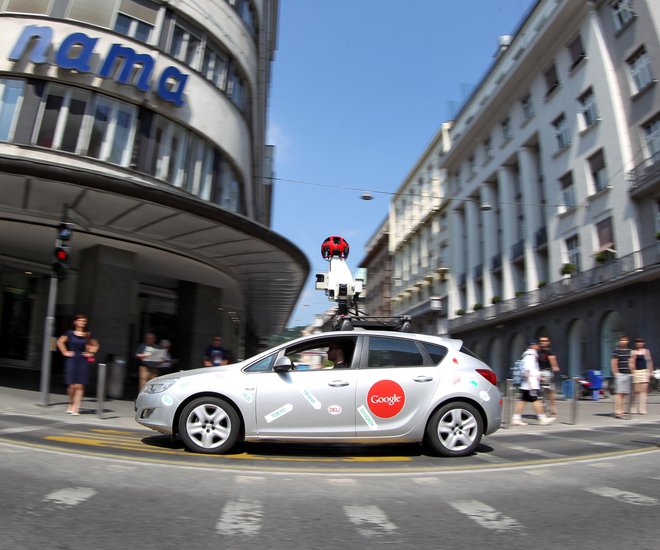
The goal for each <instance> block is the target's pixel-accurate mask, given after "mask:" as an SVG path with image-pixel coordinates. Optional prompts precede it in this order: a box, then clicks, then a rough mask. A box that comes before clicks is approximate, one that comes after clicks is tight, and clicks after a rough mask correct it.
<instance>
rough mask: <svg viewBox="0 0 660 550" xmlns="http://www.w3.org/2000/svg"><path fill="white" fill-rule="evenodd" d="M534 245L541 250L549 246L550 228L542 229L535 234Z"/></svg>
mask: <svg viewBox="0 0 660 550" xmlns="http://www.w3.org/2000/svg"><path fill="white" fill-rule="evenodd" d="M534 244H535V245H536V248H541V247H544V246H547V245H548V228H547V227H546V226H543V227H540V228H538V229H537V230H536V233H534Z"/></svg>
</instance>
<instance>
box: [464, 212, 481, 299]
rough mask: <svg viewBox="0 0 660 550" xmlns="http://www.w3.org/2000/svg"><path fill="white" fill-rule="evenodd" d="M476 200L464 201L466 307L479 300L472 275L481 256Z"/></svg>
mask: <svg viewBox="0 0 660 550" xmlns="http://www.w3.org/2000/svg"><path fill="white" fill-rule="evenodd" d="M478 208H479V207H478V205H477V203H476V202H474V201H471V200H468V201H466V203H465V219H466V231H467V260H468V261H467V265H466V266H465V273H466V275H467V278H466V289H465V290H466V298H465V299H466V301H467V308H466V309H471V308H472V306H474V304H475V303H476V302H478V301H479V292H478V290H477V282H476V281H475V277H474V268H475V267H477V265H478V264H479V260H480V258H481V247H480V246H479V244H480V243H479V210H478Z"/></svg>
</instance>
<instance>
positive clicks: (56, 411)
mask: <svg viewBox="0 0 660 550" xmlns="http://www.w3.org/2000/svg"><path fill="white" fill-rule="evenodd" d="M0 372H2V374H3V376H2V377H1V378H0V412H2V413H16V414H25V415H34V416H39V417H45V418H50V419H53V420H61V421H68V422H72V423H74V422H75V423H90V424H101V425H103V426H107V427H117V428H135V429H144V430H147V431H151V430H148V428H143V427H142V426H140V425H139V424H138V423H137V422H135V420H134V414H135V413H134V408H133V403H134V401H133V400H134V398H135V395H130V392H128V391H127V392H126V395H127V398H126V399H109V398H107V397H106V399H105V401H104V406H103V410H102V411H99V410H98V402H97V400H96V397H95V396H94V392H93V391H92V394H91V395H89V394H88V395H86V396H85V398H84V400H83V404H82V407H81V411H80V413H81V414H80V415H79V416H75V417H72V416H70V415H68V414H65V412H64V411H65V409H66V406H67V401H68V400H67V396H66V390H65V388H64V386H63V385H62V384H61V383H58V381H57V380H54V381H53V383H52V384H51V392H50V393H49V395H48V401H47V402H48V405H43V395H42V393H41V392H40V391H39V380H38V379H37V378H36V376H37V375H38V373H31V374H25V373H19V372H14V373H9V375H7V370H6V369H4V370H3V371H0ZM93 389H95V388H92V390H93ZM573 405H574V404H573V401H572V400H564V399H558V401H557V412H558V416H557V420H556V421H555V422H554V423H553V424H550V425H548V426H539V425H538V421H537V420H536V418H535V416H534V415H533V414H532V408H531V406H530V405H528V406H527V407H526V409H525V411H524V413H523V420H524V421H525V422H527V423H528V425H527V426H512V427H507V425H506V423H505V422H504V421H503V426H504V427H505V428H506V432H508V433H514V432H523V433H524V432H533V431H537V430H541V429H542V430H544V431H545V430H553V431H554V430H562V429H563V430H566V429H572V428H601V427H607V426H625V425H626V424H629V423H638V422H645V421H652V420H660V394H658V393H655V394H650V395H649V396H648V405H647V414H646V415H637V414H633V415H632V416H630V417H626V418H624V419H618V418H614V416H613V415H612V412H613V410H614V399H613V397H612V396H608V397H606V398H605V399H601V400H599V401H591V400H587V399H581V400H579V401H578V402H577V422H576V423H575V424H571V420H572V407H573ZM626 407H627V402H626ZM504 410H505V412H506V406H505V408H504ZM499 433H501V432H499Z"/></svg>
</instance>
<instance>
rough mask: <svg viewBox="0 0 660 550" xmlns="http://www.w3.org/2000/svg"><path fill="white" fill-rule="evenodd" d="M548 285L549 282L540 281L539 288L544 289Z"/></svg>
mask: <svg viewBox="0 0 660 550" xmlns="http://www.w3.org/2000/svg"><path fill="white" fill-rule="evenodd" d="M547 284H548V282H547V281H539V288H543V287H544V286H546V285H547Z"/></svg>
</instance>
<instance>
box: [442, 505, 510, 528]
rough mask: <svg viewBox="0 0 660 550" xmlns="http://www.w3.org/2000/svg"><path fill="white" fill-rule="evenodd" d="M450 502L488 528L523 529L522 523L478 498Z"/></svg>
mask: <svg viewBox="0 0 660 550" xmlns="http://www.w3.org/2000/svg"><path fill="white" fill-rule="evenodd" d="M449 504H450V505H451V506H452V507H453V508H455V509H456V510H458V511H459V512H461V513H462V514H465V515H466V516H468V517H469V518H471V519H473V520H474V521H476V522H477V523H478V524H479V525H481V526H482V527H484V528H486V529H492V530H493V531H499V532H506V531H517V530H520V529H522V525H521V524H520V523H518V521H516V520H515V519H513V518H511V517H509V516H507V515H504V514H503V513H502V512H498V511H497V510H496V509H495V508H493V507H492V506H489V505H488V504H485V503H483V502H480V501H478V500H456V501H454V502H450V503H449Z"/></svg>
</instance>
